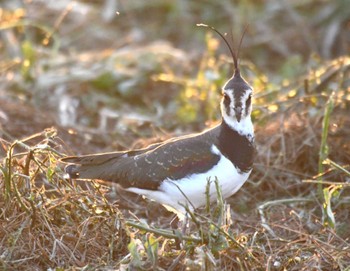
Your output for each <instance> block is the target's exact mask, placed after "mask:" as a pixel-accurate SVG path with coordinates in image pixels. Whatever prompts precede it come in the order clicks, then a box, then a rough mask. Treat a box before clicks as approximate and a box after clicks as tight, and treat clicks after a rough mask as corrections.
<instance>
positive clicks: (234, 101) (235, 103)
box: [221, 69, 253, 127]
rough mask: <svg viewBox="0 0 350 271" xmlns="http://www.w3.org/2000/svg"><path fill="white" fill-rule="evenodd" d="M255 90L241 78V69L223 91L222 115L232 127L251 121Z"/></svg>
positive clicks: (237, 70)
mask: <svg viewBox="0 0 350 271" xmlns="http://www.w3.org/2000/svg"><path fill="white" fill-rule="evenodd" d="M252 94H253V88H252V87H251V86H250V85H249V84H248V83H247V82H246V81H245V80H244V79H243V78H242V77H241V75H240V72H239V69H235V73H234V75H233V76H232V78H230V80H228V81H227V82H226V84H225V86H224V87H223V89H222V95H223V96H222V100H221V114H222V118H223V120H224V121H225V122H226V123H227V124H228V125H229V126H231V127H236V126H239V125H240V124H244V123H245V122H246V121H249V122H250V121H251V119H250V114H251V112H252Z"/></svg>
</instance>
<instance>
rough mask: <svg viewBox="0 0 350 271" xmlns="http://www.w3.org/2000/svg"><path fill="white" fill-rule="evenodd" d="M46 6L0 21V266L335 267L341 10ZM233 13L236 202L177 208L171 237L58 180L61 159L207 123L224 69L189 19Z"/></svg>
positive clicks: (340, 182)
mask: <svg viewBox="0 0 350 271" xmlns="http://www.w3.org/2000/svg"><path fill="white" fill-rule="evenodd" d="M11 1H12V0H11ZM5 2H6V4H8V5H9V6H11V5H10V2H9V1H5ZM12 2H14V1H12ZM12 2H11V3H12ZM61 2H62V3H63V4H62V7H61V8H60V7H55V6H52V5H50V1H49V2H45V4H42V3H41V2H40V1H38V2H35V1H29V2H26V3H25V5H24V6H23V9H19V10H17V11H16V12H13V11H11V8H9V7H8V9H5V8H4V9H2V11H3V13H1V14H0V16H2V17H1V18H2V19H3V21H2V22H1V23H0V30H1V31H2V32H1V33H0V34H1V35H2V36H1V37H2V38H3V39H2V41H3V43H1V44H0V45H1V46H0V54H1V56H2V60H1V61H0V71H1V72H2V73H1V79H2V83H1V89H0V94H1V99H0V143H1V145H0V146H1V148H0V157H1V159H2V160H1V162H0V170H1V175H0V207H1V209H0V270H186V269H187V270H347V271H348V270H350V269H349V268H350V239H349V236H350V230H349V226H348V225H349V222H350V209H349V204H350V193H349V190H350V189H349V179H350V176H349V175H350V174H349V171H350V169H349V166H350V142H349V137H350V120H349V118H348V116H349V108H350V102H349V101H350V98H349V95H350V94H349V78H350V59H349V57H339V55H341V54H344V52H347V46H348V45H347V44H348V42H347V37H348V36H347V34H346V33H347V32H346V27H345V25H346V22H347V19H346V18H347V14H348V10H349V9H348V8H346V7H345V6H346V5H347V4H346V3H345V2H346V1H343V2H344V3H343V2H341V1H339V2H338V1H335V2H334V1H333V2H332V1H331V2H329V3H323V2H322V5H313V1H310V2H308V1H303V2H300V3H299V2H298V1H282V2H283V3H282V2H281V1H276V2H274V1H271V3H270V5H264V4H256V3H254V4H253V2H252V3H251V2H250V1H247V2H245V4H242V5H239V7H238V8H237V9H235V8H234V7H233V6H232V3H231V2H230V1H220V2H218V3H217V4H213V3H210V1H209V2H206V3H203V4H201V5H197V4H194V3H191V4H187V1H177V2H176V3H177V4H174V5H170V4H164V3H165V2H164V1H155V4H154V5H147V4H145V3H146V2H143V1H140V2H138V1H135V2H132V3H134V4H131V2H130V3H129V2H126V1H124V4H123V5H122V8H121V9H122V10H121V11H122V12H121V15H120V17H118V20H116V21H113V19H108V16H109V15H108V10H109V9H108V8H111V9H112V7H108V6H107V4H106V7H105V9H103V8H102V7H101V6H100V5H97V4H96V5H94V4H92V3H90V2H91V1H76V5H75V6H72V5H71V4H69V3H68V2H67V3H66V4H65V5H64V1H61ZM106 3H108V5H112V4H111V3H113V1H106ZM174 3H175V2H174ZM101 10H102V11H103V12H101ZM207 10H211V13H210V14H209V13H208V12H207ZM222 10H225V11H226V12H219V11H222ZM216 11H218V12H216ZM81 12H82V13H81ZM84 12H86V13H85V15H82V14H84ZM101 13H103V14H102V15H101ZM145 14H152V16H151V17H152V18H149V16H146V15H145ZM178 14H181V15H178ZM281 14H285V16H283V17H281V16H280V15H281ZM304 14H307V15H308V16H305V15H304ZM320 14H322V16H323V17H322V20H320V17H319V16H320ZM153 15H154V16H153ZM156 15H157V16H156ZM189 15H191V16H189ZM213 15H215V16H214V17H213ZM232 15H234V16H232ZM243 15H244V16H243ZM101 16H102V17H101ZM178 16H180V17H178ZM242 16H243V17H247V18H248V19H249V20H251V22H249V23H250V32H249V33H248V34H247V35H246V38H245V41H244V46H243V48H242V53H243V58H242V59H243V60H242V63H241V66H242V71H243V72H244V75H245V77H246V78H247V81H249V82H251V83H252V85H253V86H254V88H255V94H254V112H253V118H254V123H255V129H256V141H257V147H258V149H257V157H256V161H255V165H254V171H253V174H252V176H251V178H250V180H249V182H248V183H247V184H245V185H244V187H243V188H242V189H241V190H240V191H239V192H238V193H237V194H236V195H234V196H232V197H231V198H229V199H227V201H226V202H222V201H220V200H219V201H218V202H217V203H216V204H213V206H211V207H210V208H204V209H203V210H198V211H197V212H196V213H194V214H192V220H191V221H190V222H189V226H188V228H187V230H186V232H185V233H182V232H181V231H180V230H179V229H173V227H172V225H173V224H174V223H173V221H172V220H173V215H172V214H170V213H168V212H166V211H165V209H164V208H162V207H161V206H159V205H158V204H157V203H154V202H150V201H148V200H144V199H143V198H142V197H140V196H135V195H134V194H129V193H125V192H122V191H119V190H114V189H111V188H109V187H104V186H101V185H99V184H97V183H95V182H93V181H91V182H81V181H77V182H72V181H70V180H66V179H65V178H64V173H63V168H62V167H63V165H61V164H60V163H59V162H58V161H59V158H60V157H62V156H65V155H68V154H73V153H91V152H97V151H107V150H108V151H110V150H116V149H125V148H129V147H131V146H132V145H134V146H137V147H140V146H141V145H143V144H147V143H149V142H153V141H159V140H161V139H164V138H167V137H169V136H170V134H173V133H174V134H180V133H184V130H186V129H187V130H188V131H189V132H192V131H198V130H201V129H203V127H204V126H205V125H209V124H210V123H211V122H212V121H214V120H215V119H217V117H218V110H216V105H217V103H218V99H219V95H218V93H217V92H216V90H217V89H219V88H220V87H221V86H222V84H223V83H224V81H225V80H226V79H227V76H226V75H225V74H226V72H227V71H228V70H229V68H228V67H229V65H227V59H226V57H221V58H220V57H218V50H219V48H218V45H219V43H218V41H217V40H216V39H215V38H214V37H213V36H212V35H210V34H209V35H207V36H206V38H205V39H206V43H205V42H203V40H204V38H203V35H204V33H203V31H202V30H198V32H195V33H196V34H193V33H194V32H192V31H190V30H189V27H188V26H189V25H193V26H194V25H195V24H196V23H200V22H204V23H209V24H211V23H212V22H214V24H215V26H216V27H217V28H218V29H220V30H221V29H223V28H224V29H226V28H227V22H229V24H230V25H234V32H237V33H238V32H239V31H240V29H241V28H243V25H244V23H245V22H244V20H243V17H242ZM44 21H45V24H43V23H41V22H44ZM179 21H181V23H179ZM217 21H220V22H225V23H224V27H220V23H219V25H217V24H216V23H217ZM146 22H147V29H146V30H142V31H141V30H140V29H141V27H140V25H141V26H144V25H146ZM159 22H164V24H163V23H162V24H160V23H159ZM325 24H326V25H325ZM130 25H132V26H133V27H134V26H135V28H133V29H131V26H130ZM290 25H294V26H295V25H296V26H301V25H303V26H304V25H306V27H302V29H301V28H300V27H293V29H291V28H290ZM136 26H138V27H136ZM180 26H185V27H180ZM241 26H242V27H241ZM311 26H312V28H311ZM343 26H344V27H343ZM299 30H300V31H299ZM311 30H312V31H311ZM197 33H201V34H197ZM197 35H198V36H197ZM200 35H202V36H200ZM121 37H123V38H121ZM198 37H200V38H199V41H198V40H197V39H198ZM156 39H160V41H156V42H153V41H155V40H156ZM163 39H167V40H171V41H172V42H173V43H172V44H170V43H169V42H164V41H163ZM45 41H46V42H47V43H44V42H45ZM203 44H205V45H206V46H207V48H203V47H204V45H203ZM59 45H60V46H59ZM179 48H186V51H187V49H188V48H195V49H192V53H186V52H185V50H182V49H179ZM198 48H200V49H198ZM301 48H302V49H301ZM296 52H299V54H298V55H295V54H296ZM311 53H313V54H316V55H317V56H316V55H313V57H310V59H308V60H305V58H307V57H306V56H308V55H310V54H311ZM322 57H326V58H330V57H332V58H333V60H329V61H326V60H324V59H322ZM248 60H252V61H251V62H250V61H248ZM253 60H254V63H253ZM26 63H27V64H28V63H29V65H27V64H26ZM258 67H260V69H259V68H258ZM262 67H264V69H262ZM273 71H274V72H275V74H277V76H275V77H273V76H271V74H272V73H273ZM276 71H278V72H276ZM332 93H333V94H332ZM203 97H204V98H203ZM330 97H332V100H331V101H332V102H333V110H331V111H327V110H326V109H327V108H330ZM65 104H66V105H69V106H70V107H67V108H63V107H62V106H64V105H65ZM326 119H329V121H330V122H329V126H327V125H326V124H325V120H326ZM208 120H209V121H208ZM205 121H208V123H209V124H208V123H206V124H204V123H205ZM184 123H186V124H184ZM51 126H54V127H55V128H48V129H45V128H47V127H51ZM166 131H170V132H166ZM140 139H141V140H140ZM321 146H323V148H321ZM323 162H325V163H323ZM320 182H322V183H321V184H320ZM320 188H321V190H320ZM218 192H220V191H218ZM320 192H321V194H320ZM324 207H327V208H328V209H327V208H324ZM329 215H334V221H335V224H334V225H332V223H331V222H332V220H330V219H331V217H329Z"/></svg>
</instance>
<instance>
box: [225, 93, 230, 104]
mask: <svg viewBox="0 0 350 271" xmlns="http://www.w3.org/2000/svg"><path fill="white" fill-rule="evenodd" d="M224 100H225V102H229V101H230V96H228V95H227V94H226V93H224Z"/></svg>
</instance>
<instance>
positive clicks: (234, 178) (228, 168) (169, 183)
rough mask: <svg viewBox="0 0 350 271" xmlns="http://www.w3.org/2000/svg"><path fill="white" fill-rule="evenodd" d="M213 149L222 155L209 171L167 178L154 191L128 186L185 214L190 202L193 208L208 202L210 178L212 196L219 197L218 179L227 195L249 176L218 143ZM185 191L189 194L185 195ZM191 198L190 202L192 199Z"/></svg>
mask: <svg viewBox="0 0 350 271" xmlns="http://www.w3.org/2000/svg"><path fill="white" fill-rule="evenodd" d="M212 152H213V153H215V154H219V155H220V156H221V158H220V160H219V162H218V163H217V164H216V165H215V166H214V167H212V168H211V169H210V170H209V171H208V172H205V173H199V174H192V175H189V176H187V177H185V178H182V179H178V180H171V179H165V180H164V181H163V183H162V184H161V185H160V187H159V190H157V191H152V190H146V189H140V188H134V187H131V188H127V189H126V190H128V191H130V192H134V193H137V194H141V195H144V196H146V197H147V198H150V199H153V200H155V201H157V202H159V203H161V204H163V205H164V206H165V207H166V208H167V209H168V210H170V211H174V212H176V213H177V214H178V215H179V217H181V216H183V215H184V214H185V213H186V212H185V208H184V207H183V205H188V206H189V208H190V209H193V208H197V207H200V206H204V205H205V204H206V194H205V193H206V187H207V183H208V180H210V190H209V195H210V200H211V201H214V200H216V198H217V191H216V188H215V179H216V178H217V180H218V182H219V185H220V187H221V191H222V195H223V197H224V198H227V197H229V196H231V195H233V194H234V193H236V192H237V190H239V189H240V188H241V186H242V185H243V184H244V183H245V181H246V180H247V179H248V177H249V174H250V172H251V171H249V172H246V173H244V172H238V170H237V168H236V167H235V166H234V165H233V164H232V163H231V161H230V160H228V159H227V158H226V157H225V156H223V155H221V153H220V151H219V150H218V148H217V147H216V146H214V145H213V146H212ZM185 195H186V196H185ZM189 201H190V202H189Z"/></svg>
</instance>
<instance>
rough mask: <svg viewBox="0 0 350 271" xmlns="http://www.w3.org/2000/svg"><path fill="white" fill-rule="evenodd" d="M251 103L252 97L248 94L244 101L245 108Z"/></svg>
mask: <svg viewBox="0 0 350 271" xmlns="http://www.w3.org/2000/svg"><path fill="white" fill-rule="evenodd" d="M251 102H252V95H251V94H249V97H248V99H247V101H246V106H247V107H248V106H249V105H250V104H251Z"/></svg>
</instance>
